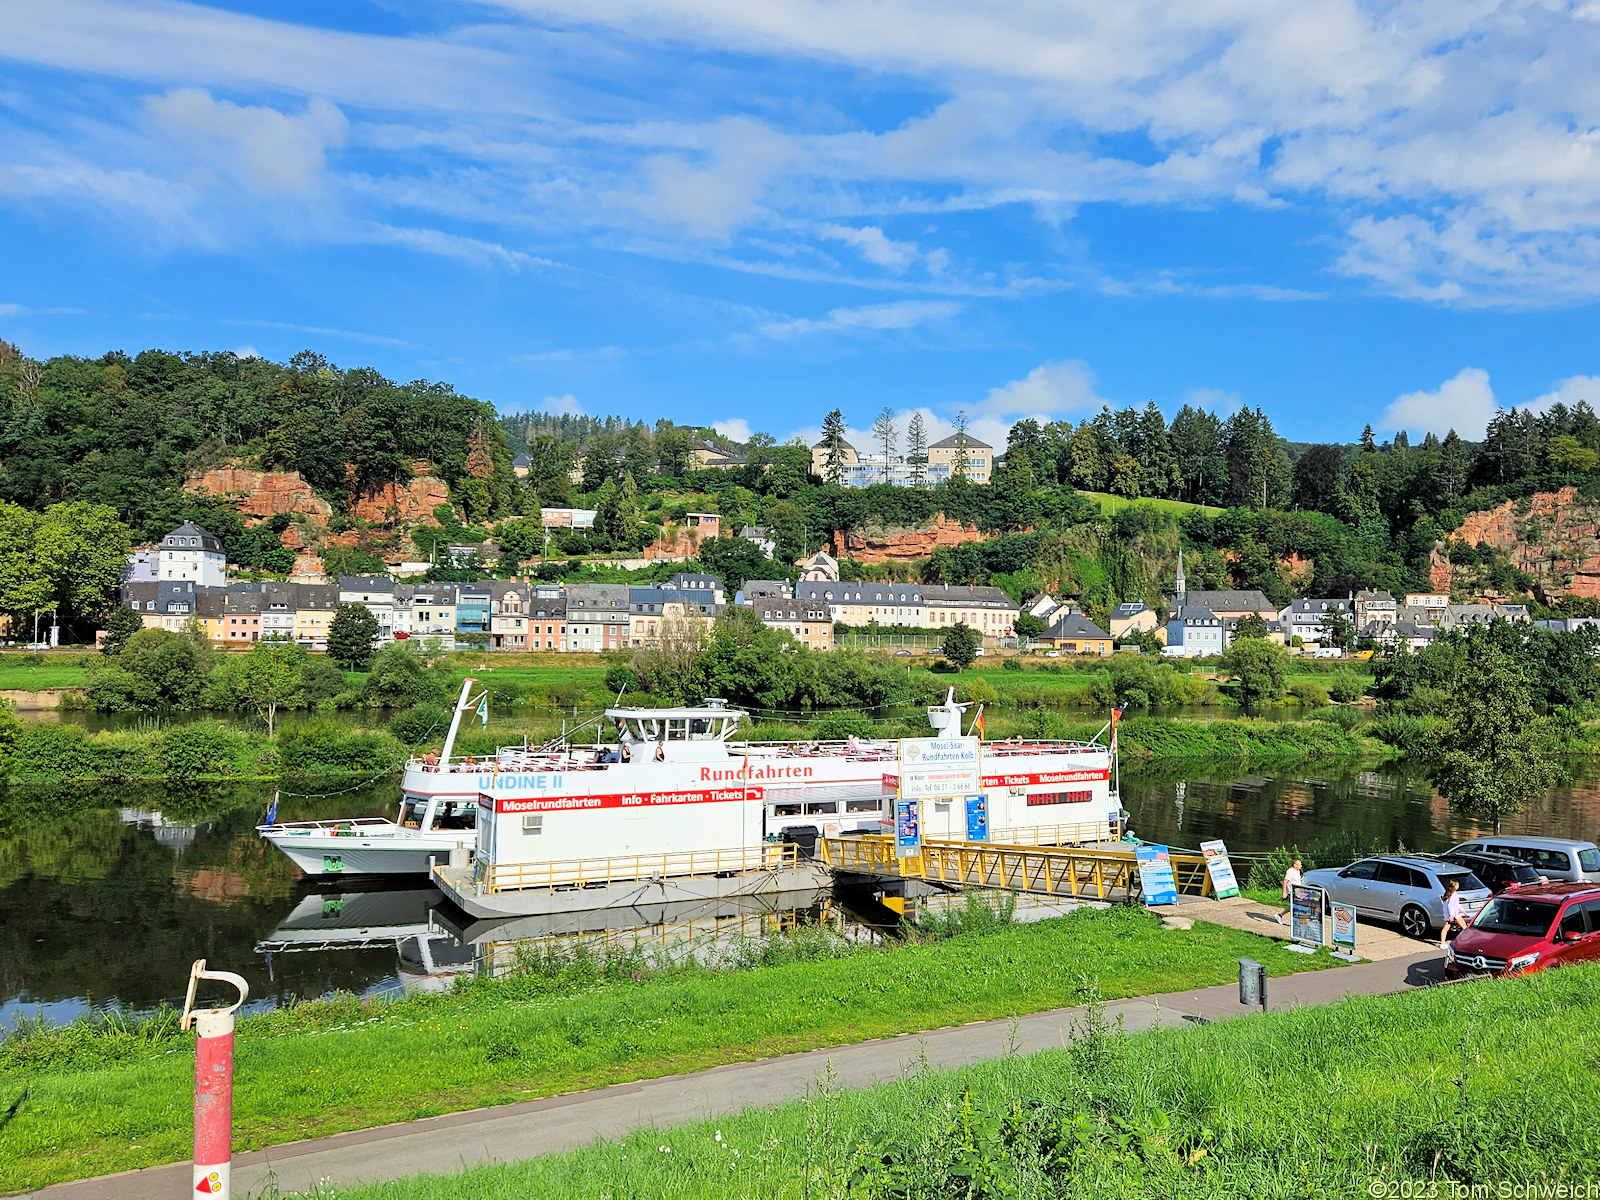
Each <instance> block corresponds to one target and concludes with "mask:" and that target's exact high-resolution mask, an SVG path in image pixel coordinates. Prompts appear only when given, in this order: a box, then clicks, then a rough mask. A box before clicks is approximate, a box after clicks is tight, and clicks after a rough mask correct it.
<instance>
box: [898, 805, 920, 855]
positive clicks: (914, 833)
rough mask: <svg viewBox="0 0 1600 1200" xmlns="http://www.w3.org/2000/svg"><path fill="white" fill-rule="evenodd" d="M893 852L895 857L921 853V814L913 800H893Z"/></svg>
mask: <svg viewBox="0 0 1600 1200" xmlns="http://www.w3.org/2000/svg"><path fill="white" fill-rule="evenodd" d="M894 853H895V857H896V858H917V857H919V856H920V855H921V854H922V814H921V813H920V812H919V811H918V807H917V802H916V801H915V800H896V801H895V802H894Z"/></svg>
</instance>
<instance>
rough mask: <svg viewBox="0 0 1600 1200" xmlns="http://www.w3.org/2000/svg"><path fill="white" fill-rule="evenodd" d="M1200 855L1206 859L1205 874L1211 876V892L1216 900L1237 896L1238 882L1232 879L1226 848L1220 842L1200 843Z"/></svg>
mask: <svg viewBox="0 0 1600 1200" xmlns="http://www.w3.org/2000/svg"><path fill="white" fill-rule="evenodd" d="M1200 853H1201V854H1203V855H1205V858H1206V874H1208V875H1210V876H1211V891H1212V893H1213V894H1214V895H1215V896H1216V898H1217V899H1218V900H1227V899H1229V898H1231V897H1233V896H1237V895H1238V894H1239V881H1238V880H1237V879H1236V878H1234V874H1233V863H1232V861H1230V860H1229V858H1228V847H1227V846H1226V845H1225V844H1223V842H1222V841H1221V840H1217V841H1211V842H1201V843H1200Z"/></svg>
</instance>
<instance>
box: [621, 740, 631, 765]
mask: <svg viewBox="0 0 1600 1200" xmlns="http://www.w3.org/2000/svg"><path fill="white" fill-rule="evenodd" d="M622 761H623V762H632V761H633V739H632V738H629V739H628V740H627V741H625V742H623V743H622Z"/></svg>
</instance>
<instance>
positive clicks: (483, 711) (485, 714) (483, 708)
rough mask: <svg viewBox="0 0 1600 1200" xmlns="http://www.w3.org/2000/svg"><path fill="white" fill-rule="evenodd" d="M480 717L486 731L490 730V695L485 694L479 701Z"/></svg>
mask: <svg viewBox="0 0 1600 1200" xmlns="http://www.w3.org/2000/svg"><path fill="white" fill-rule="evenodd" d="M478 717H479V719H480V720H482V722H483V727H484V728H485V729H487V728H489V693H488V692H484V693H483V695H482V696H481V697H479V699H478Z"/></svg>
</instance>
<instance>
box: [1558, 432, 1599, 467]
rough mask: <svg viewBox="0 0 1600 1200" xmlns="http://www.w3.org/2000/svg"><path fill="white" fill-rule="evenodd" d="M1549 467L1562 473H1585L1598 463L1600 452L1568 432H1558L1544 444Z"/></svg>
mask: <svg viewBox="0 0 1600 1200" xmlns="http://www.w3.org/2000/svg"><path fill="white" fill-rule="evenodd" d="M1545 454H1546V456H1547V457H1548V458H1549V459H1550V466H1551V469H1553V470H1556V471H1560V472H1561V473H1562V474H1563V475H1587V474H1588V473H1589V472H1590V471H1592V470H1594V469H1595V466H1596V465H1600V454H1596V453H1595V452H1594V451H1593V450H1591V449H1589V447H1587V446H1585V445H1583V444H1582V443H1580V442H1579V441H1578V439H1577V438H1575V437H1572V436H1571V435H1570V434H1565V433H1558V434H1556V436H1555V437H1553V438H1551V439H1550V441H1549V443H1548V444H1547V445H1546V446H1545Z"/></svg>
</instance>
